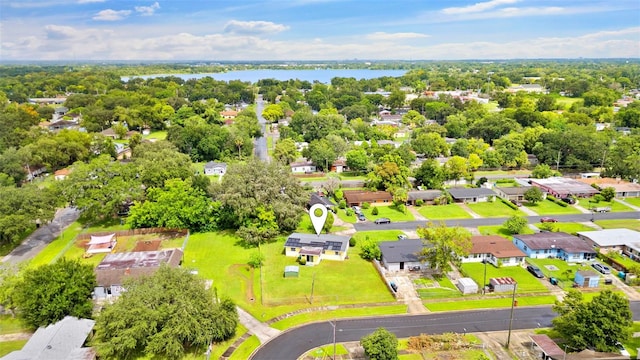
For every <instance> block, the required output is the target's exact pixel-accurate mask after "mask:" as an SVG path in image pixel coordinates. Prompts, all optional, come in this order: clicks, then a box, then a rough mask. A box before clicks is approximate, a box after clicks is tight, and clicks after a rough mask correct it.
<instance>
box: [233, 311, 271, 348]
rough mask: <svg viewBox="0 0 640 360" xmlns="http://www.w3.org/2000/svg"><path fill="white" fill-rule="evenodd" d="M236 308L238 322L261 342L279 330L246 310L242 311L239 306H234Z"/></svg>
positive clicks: (267, 339)
mask: <svg viewBox="0 0 640 360" xmlns="http://www.w3.org/2000/svg"><path fill="white" fill-rule="evenodd" d="M236 308H237V309H238V316H239V317H240V323H241V324H242V325H243V326H244V327H246V328H247V330H248V331H249V332H250V333H252V334H253V335H255V336H256V337H257V338H258V340H260V343H261V344H264V343H265V342H267V341H269V340H270V339H271V338H273V337H276V336H278V334H280V330H278V329H274V328H272V327H270V326H268V325H266V324H265V323H263V322H261V321H259V320H258V319H256V318H254V317H253V316H251V314H249V313H248V312H246V311H244V310H243V309H242V308H241V307H239V306H236Z"/></svg>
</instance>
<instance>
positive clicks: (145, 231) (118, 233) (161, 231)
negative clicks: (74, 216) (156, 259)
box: [76, 227, 189, 240]
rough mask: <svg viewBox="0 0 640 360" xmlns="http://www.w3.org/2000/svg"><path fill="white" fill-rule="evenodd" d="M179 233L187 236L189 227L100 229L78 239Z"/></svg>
mask: <svg viewBox="0 0 640 360" xmlns="http://www.w3.org/2000/svg"><path fill="white" fill-rule="evenodd" d="M169 233H172V234H177V235H179V236H186V235H187V234H188V233H189V230H187V229H170V228H162V227H157V228H144V229H131V230H117V231H100V232H94V233H87V234H79V235H78V236H77V237H76V239H77V240H90V239H91V236H105V235H111V234H116V236H134V235H146V234H169Z"/></svg>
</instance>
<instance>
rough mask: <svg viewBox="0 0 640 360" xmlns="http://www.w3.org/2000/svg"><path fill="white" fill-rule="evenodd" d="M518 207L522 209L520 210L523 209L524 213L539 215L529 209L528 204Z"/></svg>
mask: <svg viewBox="0 0 640 360" xmlns="http://www.w3.org/2000/svg"><path fill="white" fill-rule="evenodd" d="M518 209H520V211H522V212H523V213H525V214H527V216H538V213H537V212H535V211H533V210H531V209H529V208H528V207H526V206H524V205H523V206H520V207H519V208H518Z"/></svg>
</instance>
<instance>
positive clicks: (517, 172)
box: [473, 170, 531, 179]
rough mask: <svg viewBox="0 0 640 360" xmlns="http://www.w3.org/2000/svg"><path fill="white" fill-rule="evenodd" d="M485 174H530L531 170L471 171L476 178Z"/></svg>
mask: <svg viewBox="0 0 640 360" xmlns="http://www.w3.org/2000/svg"><path fill="white" fill-rule="evenodd" d="M487 175H531V170H508V171H507V170H487V171H474V172H473V176H474V177H475V178H476V179H477V178H480V177H482V176H487Z"/></svg>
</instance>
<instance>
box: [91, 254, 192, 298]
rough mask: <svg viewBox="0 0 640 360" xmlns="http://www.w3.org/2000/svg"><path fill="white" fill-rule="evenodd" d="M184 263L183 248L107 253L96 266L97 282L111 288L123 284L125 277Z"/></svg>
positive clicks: (146, 273) (147, 273) (150, 272)
mask: <svg viewBox="0 0 640 360" xmlns="http://www.w3.org/2000/svg"><path fill="white" fill-rule="evenodd" d="M181 263H182V250H180V249H177V248H176V249H165V250H158V251H136V252H121V253H114V254H107V256H105V257H104V259H102V261H101V262H100V264H98V266H96V268H95V270H94V272H95V274H96V282H97V284H98V286H102V287H105V288H110V287H111V286H112V285H122V282H123V280H124V278H125V277H133V278H136V277H140V276H145V275H151V274H153V273H154V272H156V271H157V270H158V269H159V268H160V266H161V265H162V264H167V265H168V266H171V267H178V266H179V265H180V264H181Z"/></svg>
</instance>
